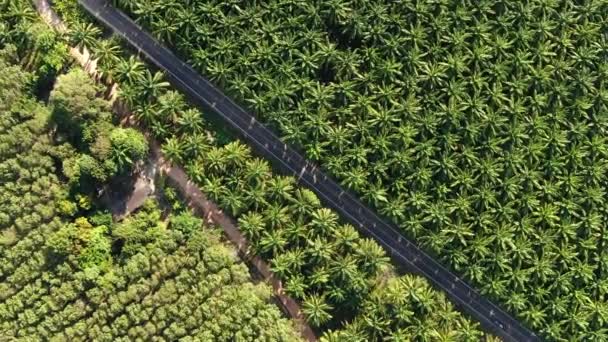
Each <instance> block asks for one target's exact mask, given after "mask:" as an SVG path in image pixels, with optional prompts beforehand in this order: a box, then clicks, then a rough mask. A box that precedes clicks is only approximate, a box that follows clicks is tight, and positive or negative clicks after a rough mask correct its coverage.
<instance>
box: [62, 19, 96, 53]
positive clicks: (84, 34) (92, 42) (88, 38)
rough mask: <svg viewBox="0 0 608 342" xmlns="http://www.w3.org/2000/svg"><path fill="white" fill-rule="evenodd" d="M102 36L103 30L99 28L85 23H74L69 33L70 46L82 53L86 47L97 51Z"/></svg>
mask: <svg viewBox="0 0 608 342" xmlns="http://www.w3.org/2000/svg"><path fill="white" fill-rule="evenodd" d="M100 35H101V30H100V29H99V28H98V27H97V26H95V25H93V24H91V23H84V22H74V23H72V24H71V25H70V30H69V31H68V39H69V41H70V44H71V45H72V46H76V47H77V48H78V49H79V50H81V51H82V49H84V48H85V47H87V48H89V49H95V47H96V45H97V42H98V38H99V36H100Z"/></svg>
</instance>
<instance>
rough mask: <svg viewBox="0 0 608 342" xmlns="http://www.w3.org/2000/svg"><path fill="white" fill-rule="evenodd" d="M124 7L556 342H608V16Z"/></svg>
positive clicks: (398, 8) (570, 8)
mask: <svg viewBox="0 0 608 342" xmlns="http://www.w3.org/2000/svg"><path fill="white" fill-rule="evenodd" d="M117 4H118V5H119V6H121V7H122V8H124V9H126V10H127V11H128V12H129V13H131V15H132V16H133V17H135V18H136V19H137V20H138V22H140V23H141V24H142V25H144V26H145V27H147V28H148V29H149V30H150V31H151V32H153V34H154V35H156V36H157V37H158V38H160V39H162V40H164V41H165V42H167V43H168V44H171V45H173V46H174V47H175V49H176V50H177V52H178V53H180V54H181V55H182V56H184V57H185V58H186V59H188V60H189V62H190V63H191V64H192V65H194V66H195V67H197V68H198V69H199V70H200V71H201V72H202V73H203V74H205V75H206V76H208V77H210V78H211V79H212V80H214V81H215V82H216V83H217V84H219V85H220V86H221V87H222V88H223V89H226V90H227V92H228V93H229V94H231V95H232V96H233V97H235V98H236V99H238V100H239V101H241V102H242V103H245V104H247V105H249V107H250V108H251V109H253V110H254V111H255V112H256V113H257V114H258V115H259V116H260V117H261V118H263V119H264V120H266V121H267V122H269V123H271V124H272V125H273V126H274V127H276V128H278V129H279V131H280V132H281V133H282V135H283V136H284V137H285V139H286V140H287V141H289V142H291V143H293V144H295V145H297V146H298V147H301V148H302V150H304V151H306V154H307V156H308V157H309V158H311V159H314V160H317V161H318V162H319V163H320V164H321V165H323V166H324V167H325V169H326V170H328V171H329V172H330V173H332V174H333V175H334V176H336V178H338V179H340V180H341V181H342V183H343V184H344V185H345V186H347V187H349V188H350V189H351V190H354V191H356V192H357V193H359V194H360V196H361V198H363V199H364V200H366V201H367V202H368V203H369V204H370V205H371V206H373V207H375V208H376V209H377V210H378V211H379V212H380V213H381V214H383V215H385V216H386V217H388V218H390V219H391V220H393V221H394V222H395V223H397V224H398V225H399V226H401V227H402V229H403V231H404V232H405V233H407V234H409V235H410V236H411V237H413V238H415V239H416V241H418V242H419V243H420V244H421V245H423V247H424V248H426V249H427V250H428V251H430V252H432V253H433V254H435V255H436V256H437V257H438V258H440V259H441V260H442V261H443V262H444V263H445V264H447V265H449V266H450V267H451V268H452V269H454V270H455V271H456V272H459V273H460V274H462V275H464V276H465V277H466V278H468V279H469V280H470V281H471V282H473V283H474V284H475V285H476V286H477V287H478V288H479V289H481V291H482V292H483V294H484V295H486V296H488V297H490V298H492V299H493V300H496V301H498V302H500V303H502V305H503V306H504V307H505V308H507V309H508V310H510V311H511V312H513V313H515V314H516V315H517V316H518V317H519V318H521V319H523V320H524V321H525V322H526V323H527V324H528V325H529V326H531V327H532V328H534V329H535V330H537V331H540V332H541V333H542V335H543V337H544V338H545V339H547V340H551V341H569V340H581V341H582V340H605V339H606V319H605V317H606V315H605V311H606V310H605V305H604V304H603V303H605V302H606V301H608V287H607V286H606V284H607V283H608V273H607V272H606V269H607V268H606V267H607V264H606V261H605V260H606V259H607V256H606V250H608V249H607V248H606V246H607V245H606V243H607V236H608V234H606V231H605V227H604V226H605V225H604V224H602V222H605V221H606V219H607V211H606V204H605V201H603V200H602V198H603V197H604V194H605V193H606V191H607V190H606V187H607V180H606V165H607V162H606V161H607V160H608V154H607V149H606V148H605V145H606V132H607V129H608V121H607V118H608V116H606V115H605V113H606V112H607V111H608V107H607V106H608V101H607V96H606V94H607V90H606V89H607V88H606V84H607V83H606V70H608V66H607V65H608V64H607V62H606V61H607V60H608V56H607V55H606V46H607V44H608V40H607V38H606V34H605V31H606V30H605V23H606V22H607V21H608V17H607V13H608V5H607V3H606V2H605V1H597V0H585V1H570V0H559V1H531V2H520V1H507V2H505V1H502V2H496V1H434V2H424V1H422V2H421V1H318V2H298V3H296V4H294V2H293V1H289V0H285V1H284V0H273V1H269V2H267V3H266V2H265V3H260V2H248V3H246V4H243V3H239V4H236V3H226V2H225V1H205V3H204V4H203V2H202V1H195V2H194V5H193V4H192V2H188V3H187V4H186V2H180V1H169V2H167V1H164V0H163V1H130V2H128V3H127V2H124V1H117ZM175 18H180V19H181V20H175ZM152 118H153V120H152V121H151V122H150V123H149V125H150V127H152V128H153V131H155V133H156V134H157V135H158V136H159V137H161V138H169V139H167V142H166V144H165V152H167V154H168V155H170V156H172V157H173V158H174V159H175V160H176V161H178V162H180V161H187V160H191V158H192V155H193V152H190V151H189V150H188V149H187V146H188V140H190V139H193V138H192V137H193V136H194V134H192V133H183V132H179V131H178V130H177V128H176V127H174V124H173V123H172V122H170V121H167V120H165V118H164V117H159V118H156V119H154V117H153V116H152ZM196 153H199V154H204V155H205V156H206V158H205V159H204V160H202V161H199V163H201V164H203V165H205V167H207V168H208V169H212V170H213V169H214V168H215V166H214V165H215V164H213V163H217V165H219V166H220V167H224V168H226V165H230V163H228V162H224V161H221V160H219V161H218V157H225V156H224V155H222V153H219V152H218V150H217V149H210V150H208V151H205V150H200V151H197V152H196ZM198 167H199V165H198V164H197V165H195V166H192V167H191V169H192V170H193V172H192V175H193V177H194V178H196V177H197V176H198V177H201V178H204V179H203V182H201V184H204V186H205V190H206V191H207V192H208V193H209V194H212V195H213V196H215V198H217V199H219V200H220V201H224V202H225V203H224V206H225V207H226V208H230V211H232V212H235V213H237V214H239V213H240V212H243V211H244V209H243V207H247V205H246V204H243V202H244V201H243V198H241V197H243V196H238V195H240V194H243V193H247V194H248V195H249V192H248V191H245V189H246V188H245V186H243V185H240V188H239V187H238V186H237V187H234V188H236V189H234V188H229V189H226V188H224V187H223V185H224V184H233V183H234V180H233V179H231V177H229V176H226V173H224V174H222V173H220V171H218V174H216V175H215V176H214V177H210V176H199V175H198V174H197V173H196V169H197V168H198ZM226 170H231V168H230V167H228V168H226ZM226 170H223V171H224V172H227V171H226ZM227 174H229V173H227ZM247 190H249V188H247ZM245 203H246V202H245ZM237 209H238V210H237ZM278 214H279V213H278ZM279 216H280V215H279ZM279 222H281V221H279ZM281 223H282V222H281ZM256 226H259V225H251V227H256ZM276 226H277V225H270V226H269V227H267V226H266V225H265V224H263V225H262V227H263V228H258V231H259V232H260V233H259V234H260V235H261V236H264V243H263V244H262V245H263V246H264V247H263V250H264V251H265V253H275V252H277V251H281V250H282V249H285V248H286V247H284V245H285V244H286V243H285V242H284V241H285V238H284V237H283V236H282V235H281V234H279V233H277V232H276V231H275V227H276ZM252 229H254V228H252ZM597 308H600V309H597Z"/></svg>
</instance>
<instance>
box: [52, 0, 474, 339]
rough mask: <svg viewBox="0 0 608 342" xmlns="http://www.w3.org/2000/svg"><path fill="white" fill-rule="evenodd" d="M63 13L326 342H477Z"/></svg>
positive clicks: (372, 249)
mask: <svg viewBox="0 0 608 342" xmlns="http://www.w3.org/2000/svg"><path fill="white" fill-rule="evenodd" d="M56 8H57V9H58V10H59V11H60V13H61V14H62V15H63V17H64V18H66V20H68V24H69V26H70V27H73V29H72V31H71V32H70V33H69V35H68V36H69V37H71V38H72V44H75V45H78V44H82V45H84V46H88V47H90V48H92V50H93V54H94V55H95V56H98V57H99V61H98V65H99V66H100V67H101V70H102V71H103V77H104V78H105V79H111V80H114V81H117V82H118V83H119V85H120V90H121V96H122V97H123V99H124V100H125V101H126V102H127V103H128V104H129V105H130V106H131V107H132V108H134V113H135V116H136V118H137V119H138V120H139V121H140V122H142V123H144V124H146V125H147V127H149V128H150V130H151V131H152V132H153V133H154V134H155V135H156V137H157V138H159V139H161V140H162V141H163V142H164V144H163V152H164V153H165V156H166V157H167V158H169V159H170V160H171V161H173V162H175V163H180V164H182V165H184V167H185V169H186V171H187V173H188V174H189V175H190V177H191V178H192V179H193V180H194V181H195V182H197V183H198V184H199V185H200V187H201V189H202V190H203V191H204V192H205V193H206V194H207V195H209V197H210V198H211V199H213V200H214V201H216V202H217V203H219V204H220V205H221V206H222V207H223V208H224V209H226V210H227V212H229V213H230V214H231V215H233V216H234V217H235V218H237V219H238V223H239V227H240V229H241V230H242V231H243V233H244V234H245V236H246V237H247V238H248V240H249V242H250V244H251V246H252V249H253V252H255V253H257V254H259V255H261V256H262V257H263V258H265V259H266V260H268V261H269V262H270V264H271V267H272V270H273V271H274V272H275V273H276V274H277V275H278V276H279V277H280V278H281V279H282V280H283V284H284V288H285V291H286V292H287V293H288V294H289V295H291V296H293V297H294V298H296V299H299V300H300V301H301V303H302V309H303V311H304V313H305V315H306V317H307V318H308V321H309V322H310V323H311V324H312V325H313V326H315V327H317V328H318V329H319V331H321V332H325V334H324V337H325V338H327V339H329V340H343V339H347V340H353V341H369V340H376V339H386V338H395V339H399V338H401V339H405V340H410V339H423V338H427V339H428V338H456V339H458V340H465V341H477V340H479V339H480V338H481V337H482V336H483V334H482V333H481V332H480V331H479V328H478V326H477V324H473V323H471V322H470V321H469V320H467V319H465V318H464V317H463V316H462V315H461V314H459V313H458V312H457V311H455V309H454V308H453V307H452V305H451V304H450V303H449V301H448V300H447V299H446V297H445V296H444V295H443V294H441V293H438V292H437V291H436V290H434V289H432V288H431V287H430V286H429V285H428V283H427V282H426V281H425V280H423V279H421V278H419V277H413V276H405V277H396V276H395V275H393V274H392V271H391V270H390V268H389V267H388V258H387V257H386V255H385V252H384V251H383V250H382V249H381V248H380V247H379V246H378V245H377V244H376V243H375V242H374V241H372V240H370V239H364V238H362V237H361V236H360V235H359V234H358V233H357V231H356V230H355V229H354V228H353V227H352V226H350V225H344V224H342V223H341V222H340V220H339V218H338V217H337V215H336V214H335V213H334V212H333V211H331V210H329V209H327V208H323V207H322V206H321V203H320V202H319V200H318V198H317V197H316V196H315V195H314V194H313V193H312V192H311V191H309V190H307V189H303V188H300V187H299V186H298V185H297V184H296V182H295V179H293V178H291V177H283V176H277V175H273V174H272V172H271V169H270V166H269V165H268V164H267V162H265V161H263V160H261V159H259V158H256V157H254V156H252V154H251V151H250V149H249V148H248V147H246V146H245V145H243V144H242V143H240V142H238V141H232V139H231V137H230V136H227V135H225V134H223V133H221V134H219V133H217V132H214V131H213V128H211V126H209V124H208V123H207V122H205V121H204V119H203V114H202V113H200V112H199V111H198V110H196V109H194V108H191V107H189V106H188V105H187V103H186V101H185V99H184V98H183V97H182V95H180V94H179V93H177V92H175V91H172V90H169V89H168V84H167V83H166V82H164V81H163V80H162V76H161V75H160V74H158V73H154V72H150V71H149V69H147V68H146V67H145V65H144V64H142V63H141V62H140V61H138V60H137V59H136V58H134V57H132V56H129V57H125V51H124V50H123V49H122V48H121V45H120V42H118V41H116V40H114V39H113V38H111V39H105V40H101V39H100V34H101V32H100V29H98V28H96V27H95V26H93V25H91V24H89V23H88V22H87V21H86V17H85V16H82V15H77V14H71V13H72V12H71V11H72V9H70V6H69V4H68V3H65V2H59V3H57V4H56ZM70 19H71V21H70ZM83 37H86V39H85V38H83ZM385 291H386V292H389V293H393V297H391V296H389V295H384V294H385ZM401 291H402V292H401ZM397 292H400V295H399V297H400V299H399V300H395V298H394V296H397V295H396V294H395V293H397ZM371 317H373V319H370V318H371Z"/></svg>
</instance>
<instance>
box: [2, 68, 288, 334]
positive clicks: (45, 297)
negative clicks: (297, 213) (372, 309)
mask: <svg viewBox="0 0 608 342" xmlns="http://www.w3.org/2000/svg"><path fill="white" fill-rule="evenodd" d="M0 62H4V61H3V60H2V59H1V58H0ZM9 70H11V69H9ZM15 70H16V69H15ZM2 71H5V69H2ZM16 71H17V72H18V70H16ZM0 104H6V107H0V233H1V235H0V335H1V336H2V339H8V340H19V341H30V340H32V341H39V340H45V341H46V340H50V341H83V340H90V341H120V340H145V341H149V340H165V341H174V340H178V339H180V338H181V339H183V340H190V341H201V340H203V341H204V340H217V341H235V340H243V341H252V340H265V341H289V342H291V341H298V340H299V337H298V336H297V334H296V332H295V329H294V328H293V326H292V324H291V323H290V322H289V321H288V320H287V319H285V318H284V317H282V314H281V312H280V311H279V310H278V308H277V307H276V306H275V304H274V303H272V302H271V299H270V293H271V292H270V289H268V288H267V287H266V286H265V285H263V284H260V285H254V284H252V283H251V278H250V275H249V273H248V270H247V268H246V267H245V266H244V265H243V264H242V263H241V262H240V261H239V260H238V259H237V258H236V253H235V252H234V250H232V249H230V248H229V247H228V246H226V245H224V244H223V243H221V242H220V241H219V239H218V238H217V233H215V232H213V231H209V230H207V229H205V230H203V229H198V230H195V231H192V232H191V239H190V241H188V240H185V239H184V237H183V234H180V233H173V232H172V231H171V230H168V229H165V226H166V222H164V221H163V220H162V218H161V214H160V211H159V209H158V207H157V205H156V203H154V202H148V203H146V204H145V205H144V207H143V208H142V209H141V210H140V211H139V212H137V214H135V215H134V216H132V217H128V218H126V219H125V220H124V221H122V222H119V223H116V222H113V220H112V217H111V215H109V214H108V213H103V212H102V213H100V212H96V213H92V214H91V216H88V217H79V218H77V219H75V220H73V221H72V219H71V218H69V221H68V218H64V217H60V215H62V216H72V215H74V214H77V212H76V211H77V210H78V209H77V207H78V206H80V207H84V208H88V204H87V203H88V201H89V197H88V196H82V197H80V198H76V199H75V201H74V200H68V198H67V195H68V193H69V185H68V184H64V183H62V182H61V181H60V180H59V177H58V173H59V171H60V170H57V169H56V167H57V166H58V165H61V163H58V162H57V161H56V160H55V158H59V161H61V159H62V157H71V156H73V152H74V151H73V148H72V149H70V148H67V147H66V146H65V145H59V146H58V145H54V141H53V139H51V135H50V132H49V128H50V127H51V125H49V124H48V119H49V117H50V110H49V109H47V108H46V107H44V106H42V105H41V104H39V103H37V102H35V101H34V100H32V99H31V97H30V94H27V93H20V92H10V93H9V92H0ZM85 105H86V104H85ZM7 108H10V110H8V109H7ZM135 146H136V147H137V146H138V145H137V144H136V145H135ZM139 146H141V145H139ZM135 150H136V151H141V150H142V149H139V150H138V149H137V148H135ZM64 164H65V163H64ZM195 220H196V219H194V218H190V219H188V220H185V222H184V220H182V222H184V224H183V227H186V228H184V229H187V228H188V227H190V226H189V224H190V223H191V222H193V221H195ZM168 221H169V222H171V221H173V220H172V218H171V217H169V218H168ZM176 221H180V220H179V219H177V220H176ZM199 226H200V221H199ZM121 243H122V246H120V244H121Z"/></svg>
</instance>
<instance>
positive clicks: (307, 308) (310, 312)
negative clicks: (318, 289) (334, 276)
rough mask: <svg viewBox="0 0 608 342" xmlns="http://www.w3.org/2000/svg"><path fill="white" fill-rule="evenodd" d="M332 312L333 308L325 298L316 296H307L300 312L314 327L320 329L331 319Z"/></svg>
mask: <svg viewBox="0 0 608 342" xmlns="http://www.w3.org/2000/svg"><path fill="white" fill-rule="evenodd" d="M332 310H333V308H332V307H331V305H329V304H328V303H327V302H326V300H325V298H324V297H323V296H320V295H317V294H313V295H310V296H307V297H306V298H304V301H303V303H302V312H303V313H304V315H306V319H307V320H308V321H309V322H310V323H311V324H312V325H314V326H316V327H320V326H322V325H323V324H325V323H327V322H329V321H330V320H331V319H332V315H331V311H332Z"/></svg>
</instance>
